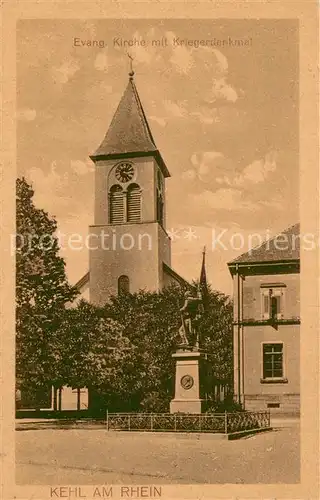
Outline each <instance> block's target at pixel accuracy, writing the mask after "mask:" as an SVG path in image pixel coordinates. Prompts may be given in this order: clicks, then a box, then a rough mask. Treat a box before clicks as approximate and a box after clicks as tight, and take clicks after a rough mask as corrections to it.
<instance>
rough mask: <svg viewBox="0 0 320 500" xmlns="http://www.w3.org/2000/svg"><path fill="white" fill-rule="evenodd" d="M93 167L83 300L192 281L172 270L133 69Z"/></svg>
mask: <svg viewBox="0 0 320 500" xmlns="http://www.w3.org/2000/svg"><path fill="white" fill-rule="evenodd" d="M90 158H91V160H92V161H93V162H94V164H95V192H94V200H95V203H94V220H93V225H91V226H90V227H89V243H90V247H89V271H88V272H87V273H86V274H85V275H84V276H83V277H82V278H81V279H80V280H79V281H78V283H77V284H76V286H77V288H78V289H79V291H80V298H85V299H87V300H89V301H90V302H92V303H93V304H95V305H98V306H103V305H104V304H105V303H106V302H107V301H108V300H109V298H110V297H111V296H112V295H117V294H119V293H135V292H138V291H139V290H147V291H159V290H162V289H163V288H164V287H166V286H169V285H170V284H173V283H175V284H179V285H181V286H188V283H187V281H186V280H184V279H183V278H182V277H181V276H179V274H178V273H176V272H175V271H174V270H173V269H172V268H171V241H170V237H169V236H168V234H167V232H166V230H165V219H166V199H165V182H166V179H167V178H168V177H170V173H169V170H168V168H167V166H166V164H165V162H164V160H163V158H162V156H161V153H160V151H159V150H158V149H157V147H156V145H155V141H154V139H153V136H152V133H151V130H150V127H149V124H148V121H147V118H146V115H145V113H144V110H143V107H142V104H141V101H140V97H139V95H138V91H137V88H136V85H135V82H134V73H133V71H131V72H130V73H129V81H128V84H127V87H126V89H125V91H124V94H123V96H122V98H121V100H120V103H119V105H118V107H117V109H116V111H115V114H114V116H113V119H112V121H111V124H110V126H109V129H108V131H107V133H106V135H105V137H104V139H103V141H102V143H101V144H100V146H99V147H98V149H97V150H96V152H95V153H94V154H93V155H92V156H91V157H90ZM55 399H56V400H57V401H58V409H59V410H77V409H86V408H88V405H89V398H88V391H87V389H86V388H83V389H81V390H80V389H79V388H71V387H63V388H61V389H60V390H59V394H58V396H56V397H55Z"/></svg>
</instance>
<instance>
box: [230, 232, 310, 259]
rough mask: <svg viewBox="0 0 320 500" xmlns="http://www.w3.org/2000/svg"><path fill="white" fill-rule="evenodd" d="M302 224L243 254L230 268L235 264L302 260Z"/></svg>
mask: <svg viewBox="0 0 320 500" xmlns="http://www.w3.org/2000/svg"><path fill="white" fill-rule="evenodd" d="M299 235H300V224H299V223H297V224H294V225H293V226H291V227H289V228H288V229H286V230H285V231H283V232H282V233H280V234H278V235H277V236H275V237H274V238H271V239H270V240H267V241H265V242H264V243H262V245H259V246H258V247H256V248H253V249H252V250H249V252H246V253H243V254H242V255H240V256H239V257H237V258H236V259H234V260H233V261H231V262H229V263H228V266H234V265H235V264H247V263H248V264H249V263H260V262H261V263H267V262H283V261H294V260H299V258H300V244H299V243H300V241H299Z"/></svg>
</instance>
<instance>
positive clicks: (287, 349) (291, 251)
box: [228, 224, 300, 415]
mask: <svg viewBox="0 0 320 500" xmlns="http://www.w3.org/2000/svg"><path fill="white" fill-rule="evenodd" d="M299 238H300V227H299V224H296V225H294V226H292V227H290V228H289V229H287V230H286V231H284V232H283V233H281V234H280V235H278V236H276V237H275V238H273V239H271V240H268V241H266V242H265V243H263V244H262V245H260V246H259V247H257V248H254V249H253V250H251V251H249V252H247V253H245V254H243V255H241V256H240V257H238V258H236V259H235V260H233V261H232V262H229V264H228V267H229V271H230V273H231V275H232V278H233V284H234V342H233V345H234V394H235V397H236V400H237V401H238V402H239V403H240V404H241V405H242V407H243V408H244V409H246V410H252V411H256V410H257V411H258V410H267V409H270V411H271V412H273V413H279V414H286V415H298V414H299V412H300V286H299V285H300V276H299V273H300V246H299Z"/></svg>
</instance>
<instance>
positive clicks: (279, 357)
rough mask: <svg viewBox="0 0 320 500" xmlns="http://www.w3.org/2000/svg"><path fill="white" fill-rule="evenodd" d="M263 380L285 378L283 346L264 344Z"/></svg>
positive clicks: (280, 344)
mask: <svg viewBox="0 0 320 500" xmlns="http://www.w3.org/2000/svg"><path fill="white" fill-rule="evenodd" d="M263 378H264V379H267V378H269V379H270V378H283V344H282V343H277V344H263Z"/></svg>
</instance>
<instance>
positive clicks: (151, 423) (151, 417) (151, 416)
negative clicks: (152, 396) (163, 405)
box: [150, 414, 153, 431]
mask: <svg viewBox="0 0 320 500" xmlns="http://www.w3.org/2000/svg"><path fill="white" fill-rule="evenodd" d="M150 427H151V429H150V430H152V431H153V415H152V414H151V415H150Z"/></svg>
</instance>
